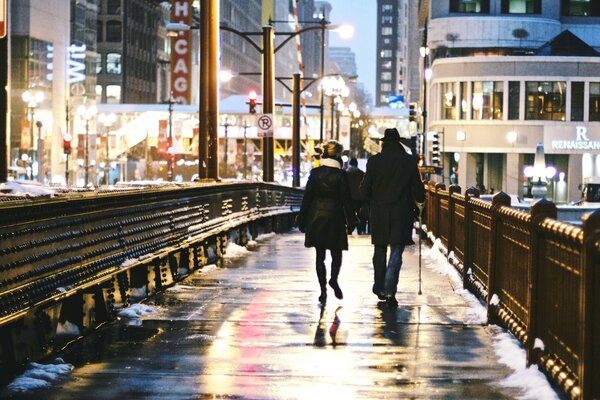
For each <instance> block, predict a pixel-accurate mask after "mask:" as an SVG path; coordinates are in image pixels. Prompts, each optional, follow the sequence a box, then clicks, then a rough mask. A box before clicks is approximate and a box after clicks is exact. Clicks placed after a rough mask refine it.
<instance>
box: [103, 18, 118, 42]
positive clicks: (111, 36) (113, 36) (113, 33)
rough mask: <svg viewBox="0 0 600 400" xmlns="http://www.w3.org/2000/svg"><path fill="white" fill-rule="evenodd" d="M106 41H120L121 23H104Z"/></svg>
mask: <svg viewBox="0 0 600 400" xmlns="http://www.w3.org/2000/svg"><path fill="white" fill-rule="evenodd" d="M106 41H107V42H120V41H121V23H120V22H119V21H108V22H107V23H106Z"/></svg>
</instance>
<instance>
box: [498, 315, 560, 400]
mask: <svg viewBox="0 0 600 400" xmlns="http://www.w3.org/2000/svg"><path fill="white" fill-rule="evenodd" d="M491 328H492V332H494V336H493V340H494V351H495V352H496V355H497V356H498V360H499V361H500V362H501V363H502V364H504V365H506V366H508V367H510V368H511V369H513V370H514V373H513V374H512V375H510V376H509V377H507V378H506V379H504V380H503V381H502V382H501V384H502V385H504V386H508V387H517V388H524V389H525V393H524V394H523V395H522V396H520V397H519V398H520V399H523V400H529V399H532V400H533V399H544V400H552V399H556V400H558V399H559V397H558V396H557V395H556V392H555V391H554V390H552V388H551V387H550V384H549V383H548V380H547V379H546V376H545V375H544V374H543V373H542V372H541V371H540V370H539V368H538V366H537V365H531V366H530V367H529V368H528V367H527V361H526V359H527V358H526V354H525V350H524V349H522V348H521V346H520V344H519V341H518V340H517V339H516V338H515V337H514V336H512V335H511V334H510V333H507V332H505V331H504V329H502V328H501V327H499V326H497V325H492V326H491Z"/></svg>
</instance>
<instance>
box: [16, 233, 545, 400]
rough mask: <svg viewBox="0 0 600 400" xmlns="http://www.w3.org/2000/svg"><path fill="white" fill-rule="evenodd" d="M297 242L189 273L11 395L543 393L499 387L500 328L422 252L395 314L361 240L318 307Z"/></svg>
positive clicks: (287, 238)
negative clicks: (46, 377)
mask: <svg viewBox="0 0 600 400" xmlns="http://www.w3.org/2000/svg"><path fill="white" fill-rule="evenodd" d="M303 241H304V236H303V235H302V234H300V233H298V232H293V233H290V234H282V235H277V236H271V237H266V238H263V239H262V240H259V241H258V243H257V246H256V248H255V249H254V251H253V252H252V253H251V254H246V255H243V256H241V257H235V258H230V259H228V260H227V262H226V264H227V265H226V267H225V268H215V267H212V268H211V267H209V268H206V269H205V270H203V271H200V272H198V273H195V274H193V275H192V276H191V277H190V278H188V279H187V280H186V281H184V282H182V283H181V284H180V285H177V286H175V287H174V288H171V289H169V290H168V291H167V292H165V293H163V294H161V295H159V296H158V297H157V298H155V299H151V300H150V301H149V302H148V303H147V304H148V305H150V306H152V307H153V308H154V309H155V310H156V312H155V313H152V314H149V315H146V316H144V317H142V318H141V320H125V319H124V320H122V321H120V322H119V323H117V324H113V325H112V326H109V327H106V329H103V330H100V331H99V332H98V334H97V335H95V336H93V337H90V338H86V339H85V340H83V341H81V342H80V343H78V344H77V345H75V346H73V347H72V348H71V349H70V350H69V351H68V352H67V353H66V354H65V355H64V358H65V361H66V362H68V363H71V364H73V365H74V366H75V368H74V370H73V371H72V373H71V374H70V375H69V376H68V377H67V378H64V379H63V380H61V381H59V382H55V383H54V384H53V385H52V387H51V388H50V389H44V390H42V391H37V392H35V395H34V394H32V393H28V394H27V393H26V394H23V395H13V396H12V397H14V398H26V397H28V396H31V397H36V398H44V399H80V398H86V399H121V398H123V399H124V398H128V399H161V400H166V399H192V398H194V399H197V398H201V399H208V398H211V399H212V398H235V399H331V400H333V399H388V398H389V399H392V398H393V399H513V398H523V396H525V398H548V393H549V392H548V391H546V392H544V391H542V392H539V393H538V394H535V393H533V394H532V392H531V391H525V389H523V388H521V387H518V386H506V384H504V383H502V381H503V380H505V379H507V378H509V377H511V375H513V373H514V371H513V370H512V369H511V368H509V367H507V366H506V365H504V364H502V363H500V362H499V361H498V358H499V357H498V355H497V354H496V351H495V350H494V343H496V342H497V340H498V339H497V337H498V335H499V334H498V329H494V328H493V327H488V326H485V325H483V324H482V323H481V322H482V321H483V320H482V311H481V309H479V310H478V309H477V307H473V304H470V303H469V302H468V301H465V299H464V298H463V297H461V296H460V295H459V294H457V293H455V292H454V289H455V287H454V286H456V283H455V282H454V281H453V280H452V279H451V278H449V277H448V276H447V275H443V274H441V273H439V272H436V270H439V269H440V267H439V265H437V264H438V263H439V261H438V260H436V258H435V255H434V254H432V253H431V252H432V251H431V250H428V248H427V247H426V246H423V251H424V253H425V256H424V257H423V260H424V263H425V264H427V265H426V266H424V268H423V270H422V276H423V287H422V291H423V294H422V295H418V294H417V291H418V246H417V245H414V246H409V247H407V249H406V251H405V256H404V265H403V268H402V271H401V273H400V285H399V293H398V295H397V299H398V302H399V306H398V309H390V308H388V306H387V305H385V303H380V302H379V301H378V299H377V297H376V296H375V295H373V294H372V293H371V285H372V267H371V257H372V247H371V244H370V238H369V237H368V236H351V237H350V250H349V251H347V252H344V260H343V265H342V271H341V274H340V286H341V287H342V289H343V291H344V296H345V297H344V299H343V300H337V299H336V298H335V297H334V295H333V290H331V289H330V290H329V296H328V302H327V305H326V307H324V308H323V309H321V308H320V307H319V304H318V301H317V297H318V295H319V290H318V284H317V280H316V274H315V272H314V266H313V264H314V249H306V248H304V246H303ZM235 250H237V251H238V252H239V253H244V252H245V251H243V250H242V251H240V250H239V249H236V248H235V247H234V248H232V251H231V252H235ZM429 266H431V267H433V269H431V268H429ZM513 378H514V375H513ZM510 380H511V379H510V378H509V381H510ZM513 380H514V379H513ZM546 390H548V389H546ZM550 395H553V392H551V391H550ZM550 398H552V397H550Z"/></svg>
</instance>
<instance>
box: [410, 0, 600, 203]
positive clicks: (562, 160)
mask: <svg viewBox="0 0 600 400" xmlns="http://www.w3.org/2000/svg"><path fill="white" fill-rule="evenodd" d="M594 4H595V3H594ZM594 4H592V2H581V1H574V0H563V1H559V0H554V1H553V0H548V1H543V2H542V1H541V0H510V1H509V0H502V1H500V0H475V1H473V0H469V1H466V0H431V1H429V2H428V3H427V2H424V3H423V6H424V7H427V8H428V9H427V10H426V13H423V14H421V15H425V16H426V17H425V20H422V21H421V26H422V27H423V28H424V31H423V33H424V34H425V35H426V36H425V37H426V40H427V41H426V43H427V46H428V48H429V52H430V53H429V54H430V67H431V72H432V76H431V79H430V80H429V81H428V85H427V90H428V93H429V95H428V97H427V102H426V104H423V105H422V107H423V109H424V110H426V111H427V121H426V122H427V125H426V126H425V130H426V131H428V132H438V135H439V137H440V140H441V141H442V151H443V157H442V159H443V167H444V182H445V183H458V184H459V185H460V186H461V187H463V188H466V187H469V186H477V187H478V188H480V189H481V190H483V191H484V192H487V193H489V192H497V191H500V190H502V191H505V192H507V193H512V194H519V195H521V196H524V197H528V196H530V195H531V193H530V190H531V184H532V178H534V177H533V176H532V173H531V171H532V168H530V167H532V166H533V162H534V155H535V151H536V148H537V146H538V144H542V145H543V147H544V151H545V161H546V165H547V167H549V168H546V172H545V174H546V176H544V177H542V178H541V180H542V181H547V182H548V185H547V187H548V194H547V197H548V198H550V199H552V200H554V201H556V202H568V201H576V200H578V199H579V198H580V192H579V190H578V186H579V185H580V184H581V183H583V182H585V181H586V180H587V179H590V178H591V177H595V176H599V175H600V155H599V154H600V77H599V76H598V67H599V66H600V54H599V53H598V50H599V49H600V18H599V17H600V12H599V10H598V6H597V5H594ZM421 11H423V10H421ZM429 157H430V155H428V156H427V159H429Z"/></svg>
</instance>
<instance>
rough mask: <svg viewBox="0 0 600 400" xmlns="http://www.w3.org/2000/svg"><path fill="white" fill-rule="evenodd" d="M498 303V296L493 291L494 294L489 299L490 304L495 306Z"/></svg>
mask: <svg viewBox="0 0 600 400" xmlns="http://www.w3.org/2000/svg"><path fill="white" fill-rule="evenodd" d="M499 304H500V298H499V297H498V295H497V294H496V293H494V295H493V296H492V299H491V300H490V305H491V306H497V305H499Z"/></svg>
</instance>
